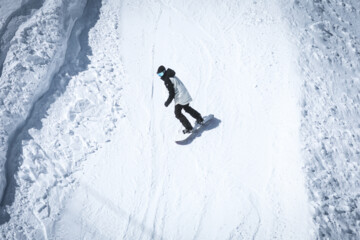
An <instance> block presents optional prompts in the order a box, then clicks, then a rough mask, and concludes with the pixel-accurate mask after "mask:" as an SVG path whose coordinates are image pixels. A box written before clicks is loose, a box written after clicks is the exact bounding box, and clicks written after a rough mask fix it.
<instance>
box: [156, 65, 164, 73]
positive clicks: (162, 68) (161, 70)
mask: <svg viewBox="0 0 360 240" xmlns="http://www.w3.org/2000/svg"><path fill="white" fill-rule="evenodd" d="M164 71H165V67H164V66H163V65H161V66H160V67H159V68H158V70H157V73H161V72H164Z"/></svg>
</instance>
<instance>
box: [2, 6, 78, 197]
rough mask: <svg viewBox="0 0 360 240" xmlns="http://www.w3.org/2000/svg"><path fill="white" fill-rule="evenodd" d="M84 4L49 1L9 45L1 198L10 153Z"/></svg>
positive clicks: (4, 76)
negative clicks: (15, 138)
mask: <svg viewBox="0 0 360 240" xmlns="http://www.w3.org/2000/svg"><path fill="white" fill-rule="evenodd" d="M83 2H84V1H73V2H70V1H65V2H64V1H46V2H45V3H44V5H43V6H42V7H41V9H40V10H38V11H36V12H34V11H33V12H32V13H33V15H32V16H31V17H28V20H27V21H25V22H24V23H23V24H21V25H20V26H18V29H17V31H16V34H15V36H14V37H13V38H12V39H11V41H10V43H9V48H8V50H7V53H6V58H5V60H4V63H3V66H2V75H1V79H0V116H1V118H0V141H1V144H0V193H1V194H0V197H1V196H2V193H3V190H4V188H5V184H6V180H5V173H4V170H5V169H4V165H5V161H6V160H7V151H8V147H9V145H11V144H12V142H13V139H14V137H13V136H15V135H16V131H17V129H21V126H23V125H24V121H25V120H26V118H27V117H28V115H29V113H30V111H31V109H32V106H33V103H34V102H35V101H36V100H37V99H38V98H39V97H40V96H41V95H42V94H43V93H44V92H45V91H46V90H47V89H48V87H49V85H50V82H51V80H52V75H53V73H54V72H55V71H57V69H58V67H59V66H60V65H61V64H62V62H63V60H64V55H65V50H66V43H67V39H68V37H69V34H70V32H71V29H72V26H73V23H74V21H75V20H76V18H77V17H78V16H79V15H81V13H82V8H83V5H84V4H83Z"/></svg>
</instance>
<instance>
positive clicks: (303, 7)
mask: <svg viewBox="0 0 360 240" xmlns="http://www.w3.org/2000/svg"><path fill="white" fill-rule="evenodd" d="M284 6H286V7H285V8H284V9H288V10H289V12H288V13H287V14H288V16H291V18H290V19H289V22H290V24H291V26H292V29H293V33H294V36H295V39H296V43H297V45H298V48H299V49H301V54H300V59H299V66H300V70H301V72H302V73H303V77H302V78H303V84H302V87H301V89H302V96H301V98H302V121H301V135H302V136H301V138H302V142H303V145H304V147H303V155H304V160H305V163H306V171H307V173H308V174H307V175H308V181H307V182H308V186H309V192H310V198H311V202H312V205H314V207H315V210H316V212H315V214H314V222H315V224H316V229H318V231H317V233H316V236H317V237H318V238H319V239H360V209H359V206H360V198H359V196H360V189H359V186H360V185H359V184H360V181H359V179H360V166H359V154H360V130H359V127H360V125H359V119H360V112H359V109H360V108H359V107H360V105H359V102H360V95H359V92H360V87H359V86H360V38H359V34H360V29H359V26H360V2H359V1H356V0H339V1H294V2H290V3H289V2H288V1H286V3H284Z"/></svg>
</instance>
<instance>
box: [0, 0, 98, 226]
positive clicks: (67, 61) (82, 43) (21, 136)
mask: <svg viewBox="0 0 360 240" xmlns="http://www.w3.org/2000/svg"><path fill="white" fill-rule="evenodd" d="M100 8H101V1H100V0H88V1H87V3H86V5H85V8H84V10H83V13H82V15H81V16H80V17H79V18H78V19H77V20H76V21H75V22H74V25H73V27H72V30H71V33H70V36H69V38H68V41H67V49H66V53H65V56H64V62H63V65H62V66H60V67H59V70H58V72H56V73H54V74H53V75H52V78H51V80H50V81H51V82H50V87H49V89H48V90H47V91H46V92H45V93H44V94H43V95H42V96H40V97H39V98H38V100H37V101H35V103H34V104H33V106H32V108H31V110H30V113H29V114H28V117H27V118H26V120H25V121H24V123H23V124H22V125H20V127H18V128H17V129H16V131H15V133H14V134H13V136H12V137H11V138H10V141H9V147H8V151H7V154H6V163H5V169H6V179H7V186H6V188H5V192H4V197H3V199H2V202H1V207H2V209H1V210H2V211H1V216H0V220H1V223H2V224H3V223H5V222H7V221H9V220H10V216H9V215H8V213H6V211H5V206H7V205H9V206H10V205H12V203H13V202H14V200H15V192H16V179H15V175H16V172H17V169H18V167H19V166H20V164H21V155H22V142H23V141H24V140H28V139H30V138H31V136H30V135H29V134H28V130H29V129H32V128H36V129H40V128H41V127H42V123H41V119H43V118H44V117H45V116H46V114H47V110H48V109H49V107H50V105H51V104H52V103H53V102H54V101H55V100H56V99H57V98H58V97H59V96H60V95H61V94H62V93H63V92H64V91H65V90H66V86H67V84H68V83H69V81H70V79H71V76H75V75H77V74H79V73H80V72H82V71H84V70H86V69H87V65H88V64H89V59H88V58H87V55H91V54H92V53H91V48H90V46H89V43H88V33H89V31H90V29H91V28H92V27H93V26H94V25H95V23H96V22H97V20H98V19H99V13H100ZM89 19H90V21H89Z"/></svg>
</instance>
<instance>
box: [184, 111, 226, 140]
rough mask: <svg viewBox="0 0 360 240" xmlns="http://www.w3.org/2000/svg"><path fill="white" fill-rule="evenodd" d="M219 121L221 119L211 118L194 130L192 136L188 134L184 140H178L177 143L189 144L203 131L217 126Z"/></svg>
mask: <svg viewBox="0 0 360 240" xmlns="http://www.w3.org/2000/svg"><path fill="white" fill-rule="evenodd" d="M220 123H221V120H220V119H218V118H216V117H214V118H213V119H211V120H210V121H209V122H208V123H206V125H205V126H203V127H201V128H200V129H198V130H197V131H196V133H194V134H193V135H192V136H190V137H189V138H188V139H186V140H184V141H179V142H177V144H179V145H189V144H190V143H192V142H193V141H194V140H195V139H196V138H198V137H200V136H201V135H202V134H203V133H204V132H205V131H209V130H212V129H214V128H217V127H218V126H219V125H220Z"/></svg>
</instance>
